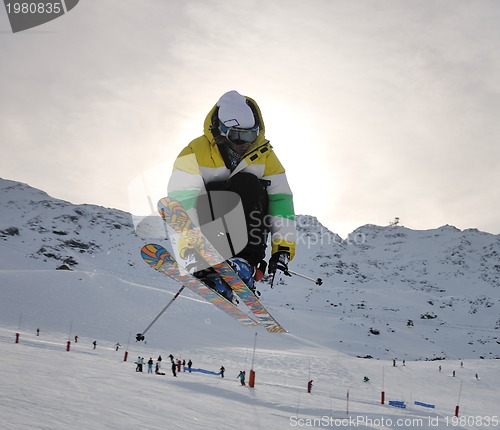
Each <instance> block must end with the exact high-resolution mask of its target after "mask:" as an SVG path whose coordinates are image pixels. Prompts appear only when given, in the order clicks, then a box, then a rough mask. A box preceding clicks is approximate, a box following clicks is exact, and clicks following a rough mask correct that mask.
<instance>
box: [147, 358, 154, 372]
mask: <svg viewBox="0 0 500 430" xmlns="http://www.w3.org/2000/svg"><path fill="white" fill-rule="evenodd" d="M148 373H153V358H152V357H149V360H148Z"/></svg>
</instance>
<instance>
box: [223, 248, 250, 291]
mask: <svg viewBox="0 0 500 430" xmlns="http://www.w3.org/2000/svg"><path fill="white" fill-rule="evenodd" d="M227 262H228V263H229V265H230V266H231V267H232V268H233V270H234V271H235V272H236V273H237V274H238V276H239V277H240V278H241V280H242V281H243V282H244V283H245V284H247V286H248V288H250V289H251V290H252V292H253V293H254V294H255V279H254V274H255V269H254V268H253V267H252V265H251V264H250V263H249V262H248V261H247V260H245V259H244V258H241V257H232V258H230V259H229V260H227Z"/></svg>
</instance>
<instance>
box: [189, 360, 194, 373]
mask: <svg viewBox="0 0 500 430" xmlns="http://www.w3.org/2000/svg"><path fill="white" fill-rule="evenodd" d="M191 367H193V362H192V361H191V360H189V361H188V372H189V373H191Z"/></svg>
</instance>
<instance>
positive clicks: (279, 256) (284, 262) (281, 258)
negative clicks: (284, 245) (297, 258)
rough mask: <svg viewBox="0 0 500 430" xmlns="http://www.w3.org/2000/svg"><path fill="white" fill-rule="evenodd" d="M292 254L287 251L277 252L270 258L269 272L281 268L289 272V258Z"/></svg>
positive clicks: (271, 272)
mask: <svg viewBox="0 0 500 430" xmlns="http://www.w3.org/2000/svg"><path fill="white" fill-rule="evenodd" d="M289 257H290V254H289V253H288V252H285V251H278V252H275V253H274V254H273V255H272V256H271V258H270V259H269V266H268V269H267V271H268V273H269V274H271V275H272V274H273V273H275V272H276V270H281V271H282V272H285V273H286V272H288V258H289Z"/></svg>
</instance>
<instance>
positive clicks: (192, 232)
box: [138, 197, 286, 340]
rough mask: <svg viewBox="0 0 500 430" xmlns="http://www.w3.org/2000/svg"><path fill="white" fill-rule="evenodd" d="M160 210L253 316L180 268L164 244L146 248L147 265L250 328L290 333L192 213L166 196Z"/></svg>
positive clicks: (145, 258)
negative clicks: (215, 245)
mask: <svg viewBox="0 0 500 430" xmlns="http://www.w3.org/2000/svg"><path fill="white" fill-rule="evenodd" d="M158 211H159V212H160V215H161V216H162V218H163V219H164V220H165V222H166V223H167V224H168V225H169V226H170V227H171V228H172V229H173V230H175V232H176V233H178V234H180V235H181V236H183V237H187V238H189V241H190V242H191V243H195V244H196V247H197V248H199V249H201V250H202V256H203V258H204V259H205V260H206V261H207V263H208V264H210V265H211V266H212V267H213V269H214V270H215V271H216V272H217V274H218V275H219V276H220V277H221V278H222V280H223V281H224V282H226V284H227V285H229V287H230V288H231V289H232V290H233V292H234V293H235V294H237V295H238V296H239V298H240V299H241V300H242V301H243V303H245V305H247V306H248V308H249V309H250V311H251V314H250V315H247V314H246V313H245V312H243V311H242V310H241V309H240V308H238V307H237V306H236V305H235V304H234V303H232V302H230V301H229V300H227V299H226V298H225V297H223V296H221V295H220V294H219V293H217V292H216V291H215V290H213V289H211V288H209V287H208V286H207V285H205V284H204V283H203V282H202V281H201V280H199V279H198V278H196V277H195V276H193V275H191V274H190V273H189V272H187V271H186V270H184V269H183V268H182V267H180V266H179V264H178V263H177V262H176V261H175V259H174V257H173V256H172V255H171V254H170V253H169V252H168V251H167V250H166V249H165V248H163V247H162V246H160V245H157V244H148V245H145V246H143V247H142V249H141V255H142V258H143V259H144V261H145V262H146V263H148V264H149V265H150V266H151V267H153V268H154V269H155V270H157V271H158V272H160V273H163V274H164V275H166V276H169V277H170V278H172V279H174V280H176V281H178V282H180V283H181V284H182V285H184V286H185V287H187V288H189V289H190V290H191V291H193V292H195V293H196V294H198V295H200V296H201V297H203V298H204V299H205V300H207V301H208V302H210V303H212V304H213V305H215V306H217V307H218V308H219V309H221V310H222V311H224V312H225V313H227V314H228V315H229V316H231V317H232V318H234V319H236V320H237V321H238V322H240V323H241V324H243V325H245V326H248V327H252V326H258V325H262V326H263V327H264V328H265V329H266V330H267V331H268V332H273V333H286V330H285V329H284V328H283V327H282V326H281V324H279V323H278V322H277V321H276V320H275V319H274V318H273V317H272V316H271V314H270V313H269V312H268V311H267V309H266V308H265V307H264V306H263V305H262V303H261V302H260V301H259V299H258V298H257V297H256V296H255V294H254V292H253V291H252V290H250V288H248V286H247V285H246V284H245V283H244V282H243V281H242V280H241V279H240V277H239V276H238V274H237V273H236V272H235V271H234V270H233V268H232V267H231V266H230V265H229V264H228V263H227V262H226V261H224V259H223V258H222V257H221V255H220V254H219V252H218V251H217V250H216V249H215V248H214V247H213V245H212V244H211V243H210V242H209V241H208V240H207V239H206V238H205V236H204V235H203V233H202V232H201V230H200V229H199V227H197V226H195V225H194V224H193V222H192V221H191V219H190V217H189V215H188V213H187V212H186V210H185V209H184V208H183V207H182V205H181V204H180V203H179V202H178V201H176V200H175V199H172V198H168V197H165V198H163V199H161V200H160V201H159V202H158ZM148 328H149V327H148ZM143 334H144V333H142V335H143ZM138 336H139V335H138ZM138 340H140V339H138Z"/></svg>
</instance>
